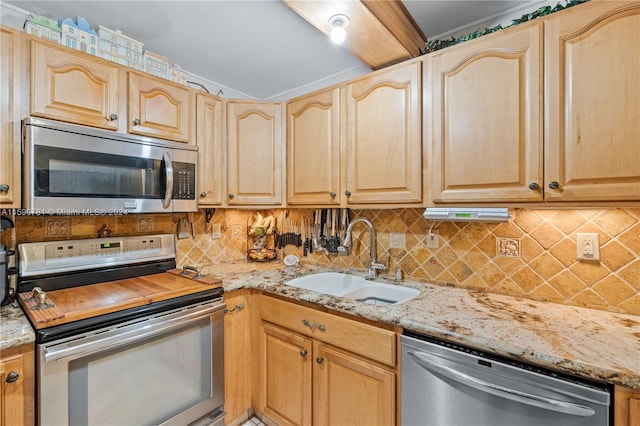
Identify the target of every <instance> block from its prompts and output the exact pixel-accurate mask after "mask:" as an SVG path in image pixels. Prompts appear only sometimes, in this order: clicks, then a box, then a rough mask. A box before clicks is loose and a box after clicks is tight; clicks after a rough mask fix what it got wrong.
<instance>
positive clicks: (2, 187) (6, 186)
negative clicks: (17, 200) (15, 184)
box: [0, 183, 9, 192]
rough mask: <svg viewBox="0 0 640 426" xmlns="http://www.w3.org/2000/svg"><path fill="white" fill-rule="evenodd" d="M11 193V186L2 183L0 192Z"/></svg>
mask: <svg viewBox="0 0 640 426" xmlns="http://www.w3.org/2000/svg"><path fill="white" fill-rule="evenodd" d="M8 191H9V185H7V184H6V183H0V192H8Z"/></svg>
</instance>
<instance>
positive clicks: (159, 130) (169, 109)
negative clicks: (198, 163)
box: [127, 71, 191, 142]
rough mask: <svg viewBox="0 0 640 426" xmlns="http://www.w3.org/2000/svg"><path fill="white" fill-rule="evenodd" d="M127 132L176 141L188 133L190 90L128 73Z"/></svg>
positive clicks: (187, 139)
mask: <svg viewBox="0 0 640 426" xmlns="http://www.w3.org/2000/svg"><path fill="white" fill-rule="evenodd" d="M128 84H129V96H128V102H127V103H128V110H129V117H128V120H129V121H128V122H129V125H128V132H129V133H134V134H138V135H144V136H152V137H156V138H162V139H170V140H174V141H179V142H189V141H190V135H191V101H190V96H191V93H190V91H189V89H188V88H187V87H186V86H182V85H179V84H175V83H172V82H170V81H167V80H163V79H161V78H158V77H154V76H151V75H148V74H141V73H137V72H133V71H129V72H128Z"/></svg>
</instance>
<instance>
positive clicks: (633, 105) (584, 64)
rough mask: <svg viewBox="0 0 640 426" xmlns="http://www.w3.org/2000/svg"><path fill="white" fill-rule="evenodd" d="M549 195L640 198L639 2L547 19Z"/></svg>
mask: <svg viewBox="0 0 640 426" xmlns="http://www.w3.org/2000/svg"><path fill="white" fill-rule="evenodd" d="M545 61H546V87H547V91H546V99H547V100H546V110H547V111H546V134H545V139H546V143H547V145H546V163H545V181H546V184H547V186H546V187H545V198H546V199H547V200H548V201H607V200H611V201H624V200H640V3H639V2H637V1H636V2H618V1H616V2H590V3H587V4H584V5H580V6H578V7H576V8H575V9H574V8H572V9H571V10H568V11H566V12H564V13H562V14H558V16H557V17H553V16H551V17H550V18H549V19H548V21H547V22H545Z"/></svg>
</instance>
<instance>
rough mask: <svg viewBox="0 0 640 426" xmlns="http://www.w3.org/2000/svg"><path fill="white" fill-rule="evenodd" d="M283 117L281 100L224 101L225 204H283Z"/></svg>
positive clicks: (276, 205) (274, 205)
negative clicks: (225, 109) (225, 126)
mask: <svg viewBox="0 0 640 426" xmlns="http://www.w3.org/2000/svg"><path fill="white" fill-rule="evenodd" d="M282 118H283V107H282V104H280V103H267V102H252V101H229V102H228V103H227V199H226V203H227V204H228V205H230V206H262V207H264V206H271V207H281V206H283V205H284V203H283V201H284V200H283V196H282V192H283V183H284V175H283V173H284V170H283V167H282V164H283V162H284V158H285V149H284V139H283V135H282Z"/></svg>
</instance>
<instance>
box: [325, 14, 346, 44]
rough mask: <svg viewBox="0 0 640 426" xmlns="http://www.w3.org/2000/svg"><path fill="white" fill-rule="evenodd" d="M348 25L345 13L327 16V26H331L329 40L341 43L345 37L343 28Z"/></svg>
mask: <svg viewBox="0 0 640 426" xmlns="http://www.w3.org/2000/svg"><path fill="white" fill-rule="evenodd" d="M347 25H349V17H348V16H347V15H333V16H332V17H331V18H329V27H330V28H331V34H330V35H329V37H331V41H332V42H334V43H335V44H342V42H343V41H344V40H345V39H346V38H347V32H346V31H345V28H347Z"/></svg>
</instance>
